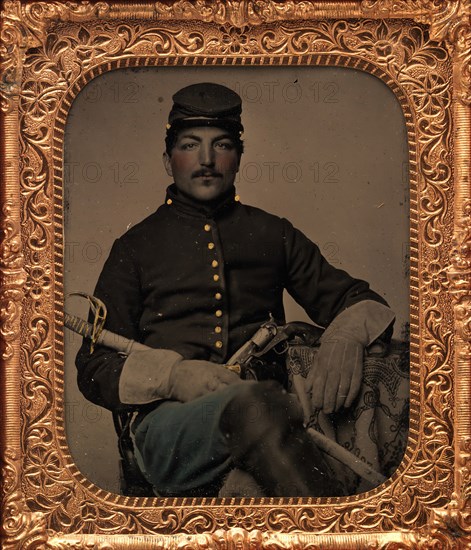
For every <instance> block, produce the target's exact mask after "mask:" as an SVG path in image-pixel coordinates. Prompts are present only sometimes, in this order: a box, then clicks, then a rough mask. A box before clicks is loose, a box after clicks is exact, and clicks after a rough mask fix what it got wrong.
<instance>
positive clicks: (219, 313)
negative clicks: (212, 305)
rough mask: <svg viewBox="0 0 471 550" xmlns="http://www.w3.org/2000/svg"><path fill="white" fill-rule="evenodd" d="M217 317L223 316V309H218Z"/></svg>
mask: <svg viewBox="0 0 471 550" xmlns="http://www.w3.org/2000/svg"><path fill="white" fill-rule="evenodd" d="M215 315H216V317H222V311H221V310H220V309H218V310H216V314H215Z"/></svg>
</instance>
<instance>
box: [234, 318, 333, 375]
mask: <svg viewBox="0 0 471 550" xmlns="http://www.w3.org/2000/svg"><path fill="white" fill-rule="evenodd" d="M323 332H324V329H322V328H321V327H318V326H314V325H310V324H309V323H304V322H302V321H294V322H291V323H287V324H286V325H281V326H279V325H277V324H276V322H275V320H274V319H273V317H272V315H270V319H269V320H268V321H267V322H265V323H263V324H262V325H260V328H259V329H258V330H257V332H256V333H255V334H254V335H253V336H252V338H250V339H249V340H248V341H247V342H246V343H245V344H244V345H243V346H242V347H241V348H239V350H237V351H236V352H235V353H234V355H233V356H232V357H231V358H230V359H229V361H227V363H226V367H227V368H229V369H230V370H233V371H234V372H237V374H239V375H240V377H241V378H243V379H252V378H253V379H258V375H257V373H256V371H255V369H254V364H255V363H257V362H260V361H261V358H262V357H263V356H264V355H265V354H266V353H268V352H269V351H271V350H275V351H276V352H277V353H278V354H281V353H283V351H285V350H286V344H287V343H288V342H289V341H293V340H294V339H295V338H297V339H298V340H299V341H300V342H301V343H303V344H306V345H309V346H313V345H315V344H316V343H317V342H318V340H319V338H320V337H321V335H322V333H323ZM280 344H285V347H284V349H282V350H281V351H280V350H279V348H278V350H276V349H275V348H277V347H278V346H279V345H280Z"/></svg>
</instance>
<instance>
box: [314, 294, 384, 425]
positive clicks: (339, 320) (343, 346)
mask: <svg viewBox="0 0 471 550" xmlns="http://www.w3.org/2000/svg"><path fill="white" fill-rule="evenodd" d="M393 322H394V313H393V312H392V311H391V310H390V309H389V307H387V306H385V305H383V304H380V303H378V302H375V301H373V300H364V301H362V302H358V303H356V304H354V305H352V306H350V307H349V308H347V309H345V310H344V311H342V312H341V313H340V314H339V315H337V317H336V318H335V319H334V320H333V321H332V322H331V324H330V325H329V326H328V327H327V329H326V331H325V332H324V334H323V335H322V337H321V338H320V344H321V345H320V348H319V351H318V352H317V354H316V355H315V358H314V363H313V365H311V369H310V371H309V373H308V376H307V380H306V393H307V394H308V395H307V397H308V398H310V399H311V403H312V408H313V409H322V411H323V412H324V413H326V414H330V413H333V412H334V411H338V410H339V409H340V408H341V407H350V406H351V405H352V403H353V401H354V399H355V397H356V396H357V395H358V392H359V391H360V387H361V382H362V378H363V357H364V349H365V347H367V346H369V345H370V344H371V343H372V342H373V341H374V340H375V339H376V338H378V337H379V336H380V335H381V334H383V333H384V331H385V330H386V329H387V328H388V327H391V326H392V323H393Z"/></svg>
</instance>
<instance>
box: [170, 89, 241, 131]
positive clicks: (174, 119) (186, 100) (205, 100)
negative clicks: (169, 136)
mask: <svg viewBox="0 0 471 550" xmlns="http://www.w3.org/2000/svg"><path fill="white" fill-rule="evenodd" d="M172 99H173V107H172V109H171V111H170V113H169V116H168V125H167V130H168V131H176V130H179V129H180V128H184V127H188V126H222V127H224V128H228V129H230V130H232V131H236V132H239V133H242V132H243V130H244V127H243V126H242V123H241V118H240V115H241V113H242V100H241V98H240V96H239V95H238V94H237V93H236V92H234V91H232V90H230V89H229V88H227V87H226V86H222V85H221V84H215V83H213V82H202V83H199V84H192V85H190V86H186V87H185V88H182V89H181V90H179V91H178V92H176V93H175V95H174V96H173V98H172Z"/></svg>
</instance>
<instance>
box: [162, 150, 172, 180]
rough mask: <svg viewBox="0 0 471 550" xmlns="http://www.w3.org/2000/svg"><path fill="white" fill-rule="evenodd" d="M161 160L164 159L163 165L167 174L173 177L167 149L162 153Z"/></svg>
mask: <svg viewBox="0 0 471 550" xmlns="http://www.w3.org/2000/svg"><path fill="white" fill-rule="evenodd" d="M162 160H163V161H164V166H165V170H166V172H167V174H168V175H169V176H170V177H171V178H173V172H172V165H171V164H170V155H169V154H168V153H167V151H164V154H163V155H162Z"/></svg>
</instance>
